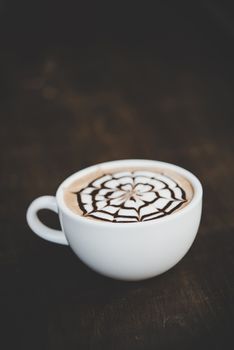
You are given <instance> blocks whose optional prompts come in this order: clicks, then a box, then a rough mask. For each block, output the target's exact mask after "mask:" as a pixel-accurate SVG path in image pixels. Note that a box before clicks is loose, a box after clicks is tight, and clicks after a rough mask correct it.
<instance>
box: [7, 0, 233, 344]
mask: <svg viewBox="0 0 234 350" xmlns="http://www.w3.org/2000/svg"><path fill="white" fill-rule="evenodd" d="M0 36H1V38H0V39H1V40H0V47H1V51H0V73H1V76H0V120H1V127H0V143H1V146H0V149H1V163H0V164H1V171H0V191H1V192H0V194H1V201H0V216H1V221H0V228H1V244H0V248H1V250H0V291H1V295H0V303H1V305H0V306H1V308H0V314H1V316H0V317H1V319H2V326H1V327H0V329H1V332H2V335H1V337H0V342H1V344H0V347H1V349H4V350H5V349H25V350H26V349H34V350H36V349H40V350H42V349H50V350H55V349H56V350H63V349H71V350H73V349H74V350H75V349H76V350H77V349H116V350H117V349H121V350H122V349H123V350H124V349H139V350H140V349H163V350H169V349H180V350H185V349H198V348H200V349H221V348H225V349H229V348H232V347H233V346H234V344H233V331H234V327H233V321H234V304H233V302H234V300H233V299H234V270H233V267H234V266H233V262H234V241H233V234H234V215H233V214H234V204H233V176H234V165H233V155H234V152H233V151H234V138H233V131H234V128H233V112H234V106H233V104H234V102H233V101H234V99H233V97H234V96H233V91H234V90H233V88H234V67H233V65H234V9H233V5H232V2H231V1H155V2H154V3H153V5H152V3H151V2H147V1H145V2H143V1H141V2H137V1H136V2H135V1H125V2H120V1H118V2H117V1H109V2H100V1H83V2H81V1H74V2H69V1H61V2H57V1H54V2H52V1H44V2H43V1H13V0H9V1H1V2H0ZM122 158H148V159H158V160H164V161H168V162H172V163H176V164H178V165H181V166H183V167H185V168H188V169H189V170H191V171H192V172H194V173H195V174H196V175H197V176H198V177H199V178H200V179H201V181H202V183H203V186H204V211H203V218H202V223H201V227H200V230H199V233H198V236H197V239H196V241H195V243H194V245H193V247H192V248H191V250H190V252H189V253H188V254H187V255H186V257H185V258H184V259H183V260H182V261H181V262H180V263H179V264H178V265H177V266H176V267H174V268H173V269H172V270H170V271H169V272H167V273H165V274H163V275H161V276H158V277H156V278H153V279H150V280H147V281H142V282H138V283H127V282H120V281H114V280H111V279H108V278H105V277H102V276H100V275H97V274H96V273H94V272H93V271H91V270H90V269H88V268H87V267H86V266H84V265H83V264H82V263H81V262H80V261H79V259H78V258H77V257H76V256H75V255H74V254H73V253H72V252H71V251H70V250H69V249H68V248H66V247H63V246H59V245H55V244H52V243H49V242H46V241H43V240H42V239H40V238H38V237H37V236H36V235H34V234H33V233H32V232H31V230H30V229H29V228H28V226H27V224H26V221H25V212H26V209H27V206H28V204H29V203H30V201H32V200H33V199H34V198H35V197H37V196H40V195H43V194H54V193H55V191H56V188H57V186H58V185H59V183H60V182H61V181H62V180H63V179H64V178H65V177H67V176H68V175H70V174H71V173H73V172H75V171H77V170H79V169H81V168H83V167H86V166H89V165H92V164H95V163H98V162H102V161H107V160H113V159H122ZM41 218H42V219H43V220H44V221H45V222H47V223H48V224H50V225H51V226H55V227H58V225H59V224H58V220H57V218H56V216H55V215H53V214H51V213H41Z"/></svg>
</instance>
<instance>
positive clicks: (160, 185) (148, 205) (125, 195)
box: [73, 170, 188, 223]
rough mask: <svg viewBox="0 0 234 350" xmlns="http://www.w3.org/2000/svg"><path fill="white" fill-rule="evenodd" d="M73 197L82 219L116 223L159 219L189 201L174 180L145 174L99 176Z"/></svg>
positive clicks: (152, 173) (151, 173) (164, 176)
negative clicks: (75, 199) (83, 217)
mask: <svg viewBox="0 0 234 350" xmlns="http://www.w3.org/2000/svg"><path fill="white" fill-rule="evenodd" d="M73 194H75V195H76V198H77V205H78V206H79V208H80V210H81V212H82V215H83V216H85V217H87V218H93V219H96V220H102V221H109V222H116V223H118V222H119V223H121V222H122V223H130V222H140V221H149V220H155V219H158V218H162V217H164V216H167V215H170V214H171V213H173V212H174V211H176V210H178V209H179V208H180V207H181V206H183V205H184V204H185V203H186V202H187V201H188V199H187V198H186V192H185V190H184V189H183V188H182V187H181V186H180V185H179V183H178V182H177V181H176V180H175V179H172V178H170V177H169V176H167V175H165V174H163V173H156V172H151V171H144V170H142V171H141V170H140V171H139V170H136V171H120V172H115V173H107V174H102V175H101V176H100V177H98V178H96V179H94V180H93V181H90V182H89V183H88V184H87V185H86V186H85V187H83V188H81V189H79V190H78V191H73Z"/></svg>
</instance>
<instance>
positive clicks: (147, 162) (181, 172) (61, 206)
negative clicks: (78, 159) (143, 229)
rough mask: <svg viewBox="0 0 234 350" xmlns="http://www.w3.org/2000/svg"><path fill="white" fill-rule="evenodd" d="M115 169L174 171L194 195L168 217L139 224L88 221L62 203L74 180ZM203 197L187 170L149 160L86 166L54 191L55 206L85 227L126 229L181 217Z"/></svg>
mask: <svg viewBox="0 0 234 350" xmlns="http://www.w3.org/2000/svg"><path fill="white" fill-rule="evenodd" d="M107 166H108V168H112V167H113V168H115V167H119V166H120V167H122V166H126V167H127V166H159V167H160V168H166V169H168V170H174V171H175V172H177V173H178V174H179V175H182V176H184V177H185V178H186V179H187V180H189V182H190V183H191V184H192V187H193V190H194V194H193V197H192V199H191V201H190V202H189V203H188V204H187V205H186V206H185V207H184V208H182V209H180V210H178V211H176V212H174V213H172V214H170V215H169V216H164V217H162V218H158V219H156V220H150V221H139V222H128V223H123V222H122V223H121V222H115V223H113V222H108V221H101V220H90V219H87V218H85V217H83V216H80V215H78V214H75V213H74V212H73V211H72V210H71V209H70V208H69V207H68V206H67V205H66V204H65V202H64V188H66V187H68V186H69V185H70V184H71V183H72V182H73V181H74V180H75V179H77V178H79V177H83V176H85V175H86V174H88V173H89V172H92V171H96V170H98V169H100V168H101V169H102V168H106V167H107ZM202 195H203V189H202V185H201V182H200V181H199V180H198V178H197V177H196V176H195V175H194V174H193V173H191V172H190V171H189V170H186V169H184V168H183V167H181V166H178V165H175V164H172V163H167V162H163V161H158V160H149V159H122V160H113V161H107V162H103V163H98V164H95V165H91V166H88V167H86V168H84V169H81V170H79V171H77V172H75V173H73V174H71V175H70V176H68V177H67V178H66V179H65V180H64V181H63V182H62V183H61V184H60V185H59V187H58V189H57V191H56V200H57V204H58V207H59V209H60V210H62V211H63V212H64V213H65V214H66V215H68V216H69V217H71V218H73V219H75V220H77V221H81V222H83V223H86V224H87V225H98V226H103V227H109V228H110V227H112V228H113V225H114V227H123V226H125V227H126V224H127V225H129V226H135V225H137V227H140V226H151V225H156V224H159V223H162V222H169V221H171V220H174V219H176V218H177V217H179V216H183V215H185V214H186V213H188V212H189V211H190V210H192V209H193V208H194V207H195V206H196V205H197V203H198V202H199V201H200V200H201V198H202Z"/></svg>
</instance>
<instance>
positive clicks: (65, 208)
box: [26, 159, 202, 281]
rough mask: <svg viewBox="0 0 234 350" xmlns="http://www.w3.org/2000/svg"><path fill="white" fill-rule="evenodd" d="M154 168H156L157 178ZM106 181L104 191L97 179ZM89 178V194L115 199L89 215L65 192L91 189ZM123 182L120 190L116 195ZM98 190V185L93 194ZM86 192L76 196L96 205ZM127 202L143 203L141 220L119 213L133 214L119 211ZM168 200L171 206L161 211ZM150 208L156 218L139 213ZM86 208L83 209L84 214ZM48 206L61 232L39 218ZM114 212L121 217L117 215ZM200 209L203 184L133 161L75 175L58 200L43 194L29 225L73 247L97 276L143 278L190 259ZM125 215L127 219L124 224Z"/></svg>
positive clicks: (159, 165) (172, 168)
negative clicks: (162, 204)
mask: <svg viewBox="0 0 234 350" xmlns="http://www.w3.org/2000/svg"><path fill="white" fill-rule="evenodd" d="M115 169H118V172H117V171H115ZM152 169H156V170H155V174H156V175H155V178H154V176H152V171H153V170H152ZM149 170H150V171H149ZM95 174H96V175H95ZM97 174H98V176H97ZM100 174H101V176H100ZM103 174H104V175H103ZM107 174H108V175H107ZM119 174H120V175H119ZM121 174H125V175H121ZM129 174H130V175H129ZM168 174H169V176H168ZM171 174H172V175H171ZM173 174H175V175H173ZM91 175H92V176H91ZM95 176H96V177H95ZM108 176H109V177H108ZM104 177H106V178H105V186H104V187H103V188H104V190H105V189H106V192H105V191H103V188H101V187H100V183H104V182H101V181H100V180H98V181H99V183H98V182H97V180H96V179H97V178H98V179H102V178H104ZM127 178H130V180H126V179H127ZM106 179H107V180H106ZM137 179H138V180H137ZM177 179H178V180H177ZM183 179H185V180H183ZM85 181H86V183H87V182H88V185H87V184H86V185H84V186H86V187H85V190H86V193H88V196H91V194H92V193H95V195H94V197H95V196H96V197H97V196H99V198H101V197H100V196H101V195H100V193H107V195H106V196H109V197H108V200H107V197H106V198H104V197H103V198H104V199H103V198H101V200H100V199H99V201H97V202H96V203H95V208H96V211H95V210H94V209H93V208H92V211H91V210H90V211H88V209H87V208H89V206H90V203H89V202H84V203H83V204H82V203H81V204H80V207H79V208H78V209H79V210H78V209H77V212H76V211H75V210H73V207H72V206H71V205H70V204H69V203H70V202H68V201H67V199H66V198H67V197H66V193H67V191H68V189H69V188H71V189H72V188H73V187H72V186H73V184H85ZM95 181H96V183H95ZM107 181H109V185H108V184H107ZM118 181H119V182H120V184H118V191H119V193H117V192H116V191H117V190H116V191H114V190H113V188H114V186H117V185H116V184H115V183H117V182H118ZM121 181H122V183H121ZM124 181H125V182H124ZM134 181H135V182H134ZM137 181H138V183H137ZM140 181H141V182H140ZM129 182H130V185H131V184H132V183H133V182H134V186H133V185H131V186H129ZM186 183H187V184H190V187H191V188H192V195H191V193H190V197H189V199H188V198H186V197H185V192H186V193H188V192H189V191H188V190H187V187H188V185H186ZM163 184H164V185H163ZM107 185H108V186H109V187H108V186H107ZM111 186H112V187H111ZM155 186H156V187H157V186H158V187H157V188H156V187H155ZM186 186H187V187H186ZM81 187H82V186H81ZM92 187H94V188H95V190H94V191H93V189H92ZM155 188H156V189H155ZM185 188H186V191H185ZM147 189H148V192H147ZM101 190H102V192H100V191H101ZM82 191H83V189H80V188H79V190H78V191H77V192H75V191H71V194H70V196H72V195H73V196H78V195H77V193H78V194H79V196H80V197H79V198H81V199H82V198H84V201H85V200H86V198H88V200H90V199H89V197H88V196H87V194H86V197H85V195H84V194H83V193H82ZM92 191H93V192H92ZM98 191H99V193H97V192H98ZM108 191H109V192H108ZM160 191H161V192H160ZM173 191H174V192H173ZM149 192H150V195H149ZM151 192H152V193H151ZM190 192H191V191H190ZM74 193H75V194H74ZM82 196H83V197H82ZM111 196H112V197H111ZM117 196H119V197H118V198H117V201H116V197H117ZM153 196H156V199H155V200H154V199H152V197H153ZM167 196H169V197H170V198H169V197H168V198H167ZM74 198H78V197H74ZM90 198H91V197H90ZM97 198H98V197H97ZM111 198H112V199H111ZM126 198H127V199H126ZM139 198H140V199H139ZM147 198H148V199H150V198H151V199H150V201H148V202H147ZM81 199H79V201H81ZM102 200H103V201H104V200H106V201H107V202H108V206H107V204H106V208H109V212H108V213H109V214H108V213H107V212H106V214H105V215H104V214H103V212H105V211H103V209H102V210H101V209H100V210H99V212H98V205H97V203H98V202H99V204H100V203H101V202H102ZM111 201H112V202H113V203H115V204H113V208H114V209H113V208H112V207H111V206H110V203H112V202H111ZM123 201H125V202H124V203H127V201H128V202H131V201H132V203H135V204H134V205H135V211H136V206H137V203H138V202H139V203H141V202H142V201H143V203H144V205H141V206H140V209H138V211H137V212H138V216H132V217H131V216H130V215H126V216H124V215H120V216H118V215H117V214H116V213H119V212H120V211H121V210H125V211H126V210H129V212H127V213H130V212H131V211H132V209H131V210H130V209H127V208H125V209H123V207H121V209H120V208H117V206H118V203H123ZM137 201H138V202H137ZM163 201H164V202H165V203H166V204H165V205H164V207H163V208H162V207H160V208H159V205H161V204H160V203H163ZM74 203H75V202H74ZM116 203H117V205H116ZM156 203H158V204H157V205H156ZM77 205H78V204H77ZM82 205H83V206H82ZM121 205H122V204H121ZM152 205H154V207H152ZM157 206H158V207H157ZM170 206H171V207H170ZM102 207H103V205H102ZM143 207H144V208H143ZM151 207H152V208H156V209H155V213H149V214H146V215H140V214H139V212H140V210H143V209H147V208H151ZM80 208H83V212H82V210H81V209H80ZM85 208H86V209H85ZM111 208H112V209H111ZM169 208H170V210H169ZM41 209H49V210H52V211H54V212H55V213H57V214H58V216H59V220H60V224H61V230H55V229H52V228H49V227H47V226H46V225H45V224H43V223H42V222H41V221H40V220H39V218H38V215H37V213H38V211H39V210H41ZM115 209H116V212H115V214H112V212H113V210H115ZM111 210H112V211H111ZM201 212H202V186H201V183H200V181H199V180H198V179H197V177H196V176H195V175H193V174H192V173H191V172H189V171H188V170H185V169H183V168H181V167H179V166H176V165H174V164H169V163H165V162H161V161H154V160H142V159H126V160H118V161H111V162H105V163H101V164H98V165H94V166H91V167H88V168H86V169H83V170H80V171H78V172H76V173H75V174H73V175H71V176H69V177H68V178H67V179H66V180H64V181H63V182H62V183H61V185H60V186H59V187H58V189H57V192H56V196H55V197H54V196H42V197H39V198H37V199H35V200H34V201H33V202H32V203H31V204H30V206H29V208H28V210H27V215H26V216H27V222H28V225H29V226H30V228H31V229H32V231H34V232H35V233H36V234H37V235H38V236H40V237H41V238H44V239H45V240H48V241H51V242H54V243H59V244H63V245H69V246H70V247H71V249H72V250H73V251H74V253H75V254H76V255H77V256H78V257H79V258H80V260H81V261H82V262H84V263H85V264H86V265H88V266H89V267H90V268H91V269H93V270H95V271H96V272H98V273H100V274H103V275H105V276H108V277H111V278H115V279H121V280H129V281H137V280H143V279H147V278H151V277H154V276H157V275H159V274H161V273H163V272H165V271H167V270H169V269H170V268H172V267H173V266H174V265H176V264H177V263H178V262H179V261H180V260H181V259H182V258H183V257H184V255H185V254H186V253H187V252H188V250H189V248H190V247H191V245H192V243H193V241H194V239H195V237H196V234H197V231H198V228H199V223H200V219H201ZM119 217H120V218H122V220H120V219H119V221H117V219H118V218H119ZM123 217H125V218H126V219H124V220H126V221H124V220H123ZM112 218H113V220H112ZM110 220H112V221H110Z"/></svg>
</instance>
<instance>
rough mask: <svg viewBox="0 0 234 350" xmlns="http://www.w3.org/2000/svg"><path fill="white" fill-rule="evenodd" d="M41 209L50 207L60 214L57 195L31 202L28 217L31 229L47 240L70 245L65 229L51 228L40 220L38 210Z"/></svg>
mask: <svg viewBox="0 0 234 350" xmlns="http://www.w3.org/2000/svg"><path fill="white" fill-rule="evenodd" d="M40 209H50V210H52V211H54V212H55V213H57V214H58V206H57V203H56V199H55V197H53V196H43V197H39V198H37V199H35V200H34V201H33V202H32V203H31V204H30V206H29V207H28V210H27V214H26V218H27V222H28V225H29V227H30V228H31V230H32V231H34V232H35V233H36V234H37V235H38V236H40V237H41V238H44V239H46V240H47V241H50V242H54V243H59V244H64V245H68V241H67V239H66V237H65V234H64V233H63V231H60V230H55V229H52V228H49V227H47V226H46V225H44V224H43V223H42V222H41V221H40V220H39V218H38V216H37V212H38V211H39V210H40Z"/></svg>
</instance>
